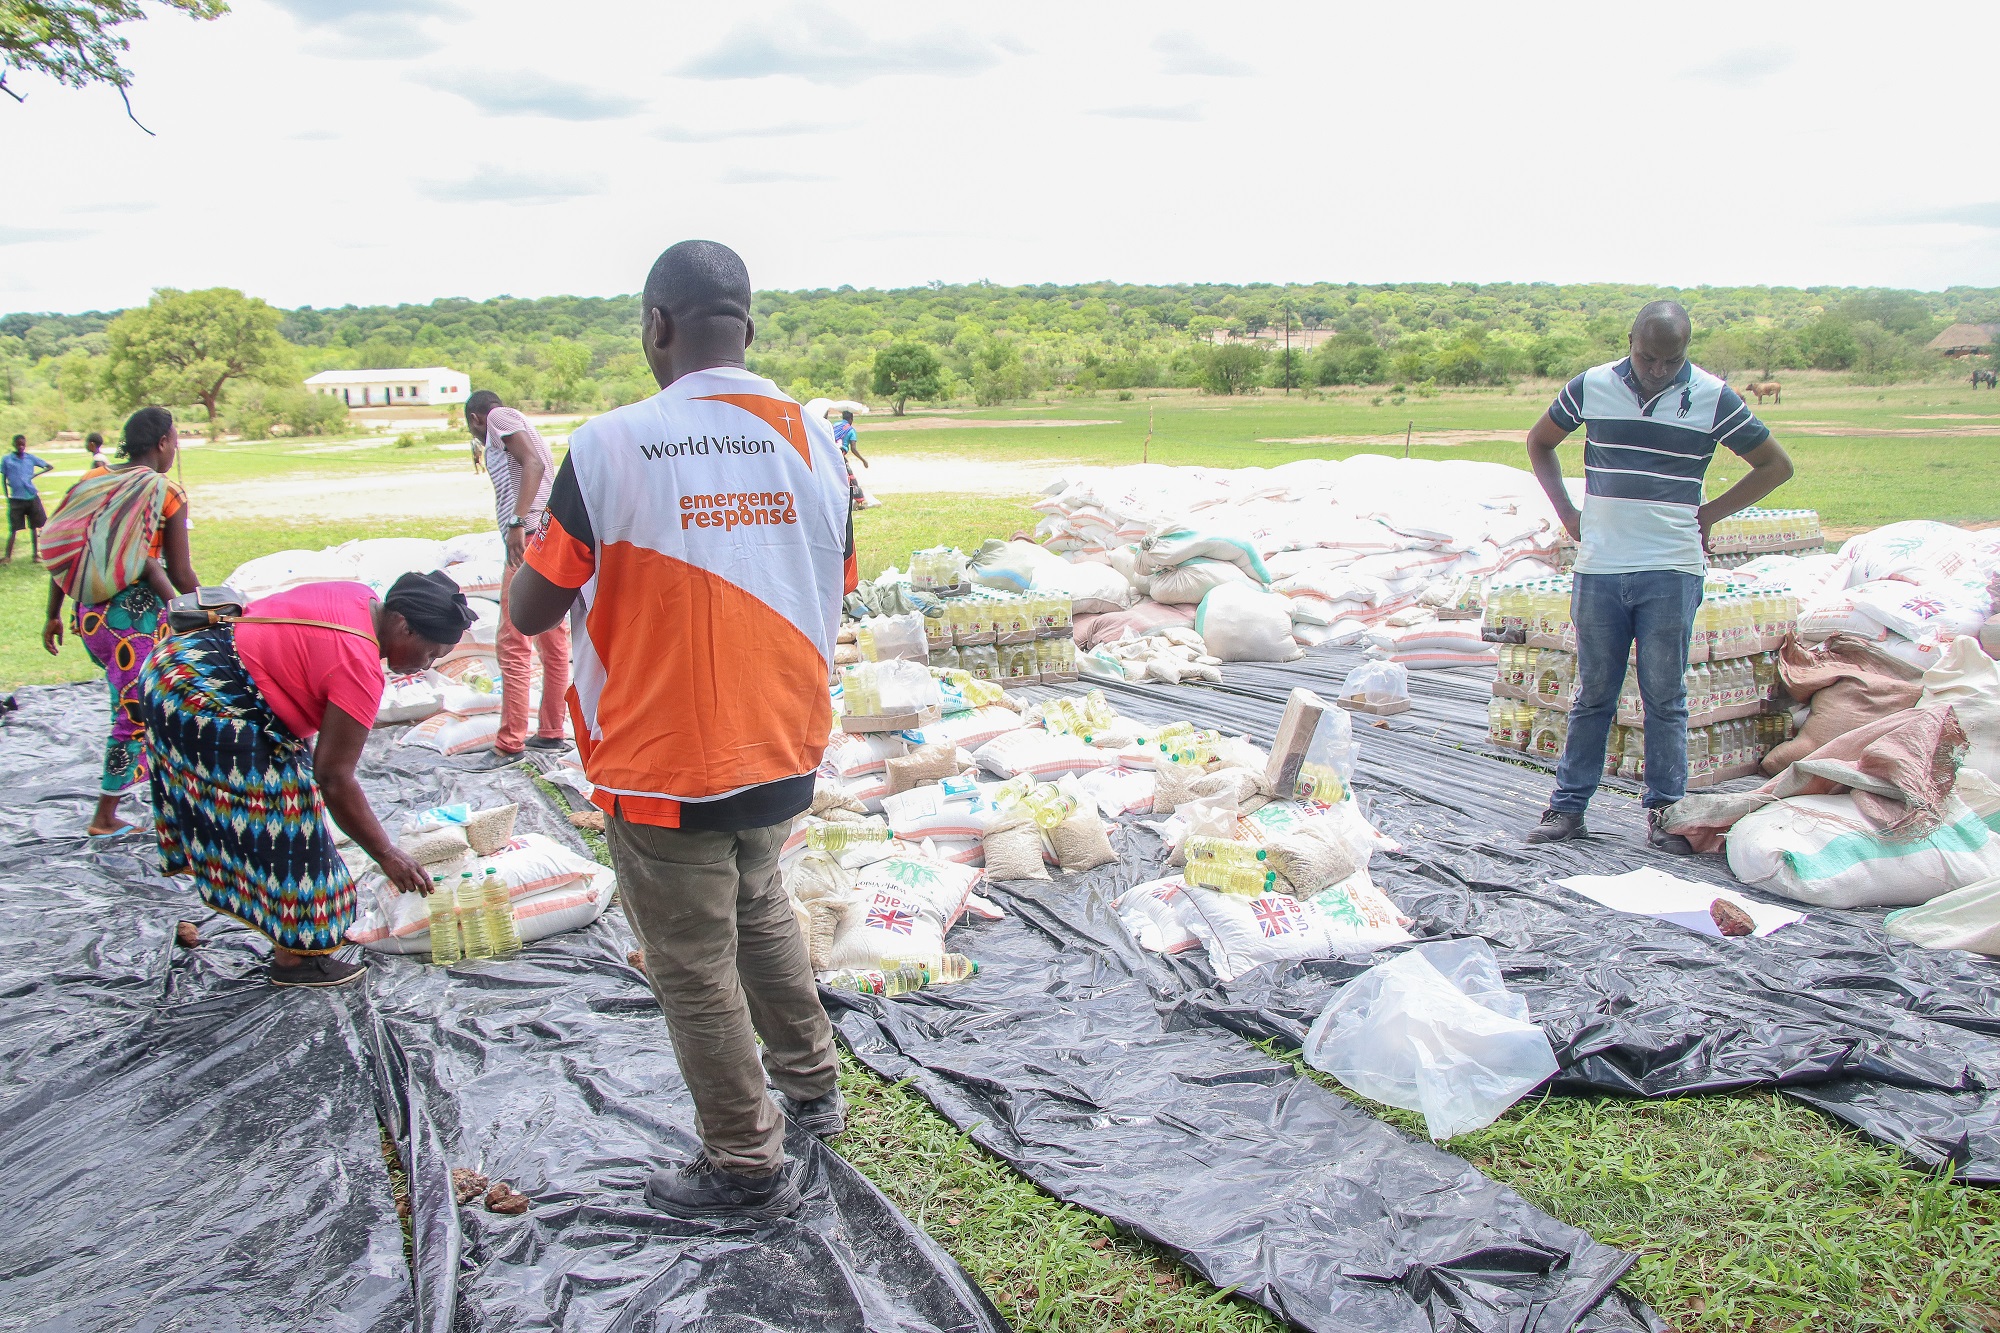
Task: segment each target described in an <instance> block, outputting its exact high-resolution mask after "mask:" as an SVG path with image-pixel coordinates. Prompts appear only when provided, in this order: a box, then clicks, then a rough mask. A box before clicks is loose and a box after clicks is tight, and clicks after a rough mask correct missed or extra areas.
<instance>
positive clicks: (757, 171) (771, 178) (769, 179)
mask: <svg viewBox="0 0 2000 1333" xmlns="http://www.w3.org/2000/svg"><path fill="white" fill-rule="evenodd" d="M716 179H717V181H719V182H720V183H721V184H723V185H808V184H813V183H816V182H820V181H830V180H832V179H833V177H831V176H826V175H821V174H819V173H816V172H810V171H786V170H783V169H782V168H777V167H732V168H731V169H730V170H728V171H725V172H723V173H722V174H721V175H720V176H718V177H716Z"/></svg>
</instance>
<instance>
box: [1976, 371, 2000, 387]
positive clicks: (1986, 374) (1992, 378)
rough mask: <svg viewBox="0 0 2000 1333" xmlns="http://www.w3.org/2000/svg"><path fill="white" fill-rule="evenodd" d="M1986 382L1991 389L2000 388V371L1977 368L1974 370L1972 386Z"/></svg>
mask: <svg viewBox="0 0 2000 1333" xmlns="http://www.w3.org/2000/svg"><path fill="white" fill-rule="evenodd" d="M1982 384H1984V385H1985V386H1986V387H1987V388H1989V389H2000V371H1991V370H1975V371H1973V372H1972V387H1973V388H1975V389H1976V388H1978V387H1979V386H1980V385H1982Z"/></svg>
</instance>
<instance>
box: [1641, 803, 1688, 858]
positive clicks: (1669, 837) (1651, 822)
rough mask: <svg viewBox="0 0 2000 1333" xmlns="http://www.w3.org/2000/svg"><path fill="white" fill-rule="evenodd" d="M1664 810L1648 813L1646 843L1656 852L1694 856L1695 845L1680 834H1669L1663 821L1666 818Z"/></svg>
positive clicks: (1649, 811)
mask: <svg viewBox="0 0 2000 1333" xmlns="http://www.w3.org/2000/svg"><path fill="white" fill-rule="evenodd" d="M1666 815H1667V812H1666V811H1665V810H1663V809H1654V810H1648V811H1647V812H1646V842H1647V843H1648V845H1650V846H1651V847H1653V848H1654V850H1656V851H1662V852H1672V853H1673V854H1674V855H1675V856H1693V855H1694V854H1695V851H1694V844H1693V843H1691V842H1689V841H1688V840H1687V839H1686V838H1683V837H1682V836H1681V835H1680V834H1678V833H1669V832H1667V830H1666V829H1665V828H1664V827H1663V826H1662V823H1661V821H1662V820H1664V819H1665V818H1666Z"/></svg>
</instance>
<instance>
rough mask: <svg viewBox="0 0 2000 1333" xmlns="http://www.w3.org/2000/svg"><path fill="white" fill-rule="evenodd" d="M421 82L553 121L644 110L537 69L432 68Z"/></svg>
mask: <svg viewBox="0 0 2000 1333" xmlns="http://www.w3.org/2000/svg"><path fill="white" fill-rule="evenodd" d="M417 82H419V83H421V84H423V85H425V86H426V87H430V88H435V89H437V90H438V91H439V92H444V93H450V94H452V95H453V96H455V97H463V98H464V99H465V100H466V101H468V102H470V103H472V105H473V106H475V107H477V108H478V109H479V110H481V111H484V112H486V113H487V114H488V115H493V116H546V117H548V118H550V119H551V120H617V119H620V118H621V117H624V116H630V115H635V114H637V113H638V112H640V111H643V110H644V109H645V103H643V102H641V101H640V100H639V99H638V98H636V97H628V96H627V95H625V94H624V93H620V92H613V91H611V90H609V89H605V88H597V87H592V86H590V85H588V84H583V83H572V82H570V81H568V80H566V79H556V78H550V77H548V76H547V75H545V74H538V73H536V72H535V71H533V70H525V69H523V70H488V69H477V70H432V71H429V72H427V73H425V74H423V75H421V76H419V77H418V79H417Z"/></svg>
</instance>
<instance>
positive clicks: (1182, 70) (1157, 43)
mask: <svg viewBox="0 0 2000 1333" xmlns="http://www.w3.org/2000/svg"><path fill="white" fill-rule="evenodd" d="M1153 49H1154V50H1155V51H1158V52H1159V53H1160V55H1161V56H1162V57H1164V58H1163V59H1162V60H1161V62H1160V64H1161V67H1162V68H1163V69H1164V70H1165V71H1166V72H1167V73H1168V74H1172V75H1175V76H1176V77H1185V76H1188V75H1202V74H1209V75H1214V76H1216V77H1218V78H1225V79H1241V78H1247V77H1248V76H1250V75H1251V74H1254V73H1256V71H1255V70H1253V69H1251V68H1250V66H1249V65H1248V64H1246V63H1245V62H1243V61H1241V60H1237V59H1235V58H1234V57H1232V56H1226V55H1223V54H1222V53H1221V52H1219V51H1216V50H1214V49H1212V48H1211V47H1209V46H1208V45H1207V43H1205V42H1203V41H1202V40H1201V39H1200V38H1198V37H1196V36H1195V35H1194V34H1193V33H1191V32H1163V33H1161V34H1160V35H1159V36H1158V37H1155V38H1154V39H1153Z"/></svg>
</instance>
